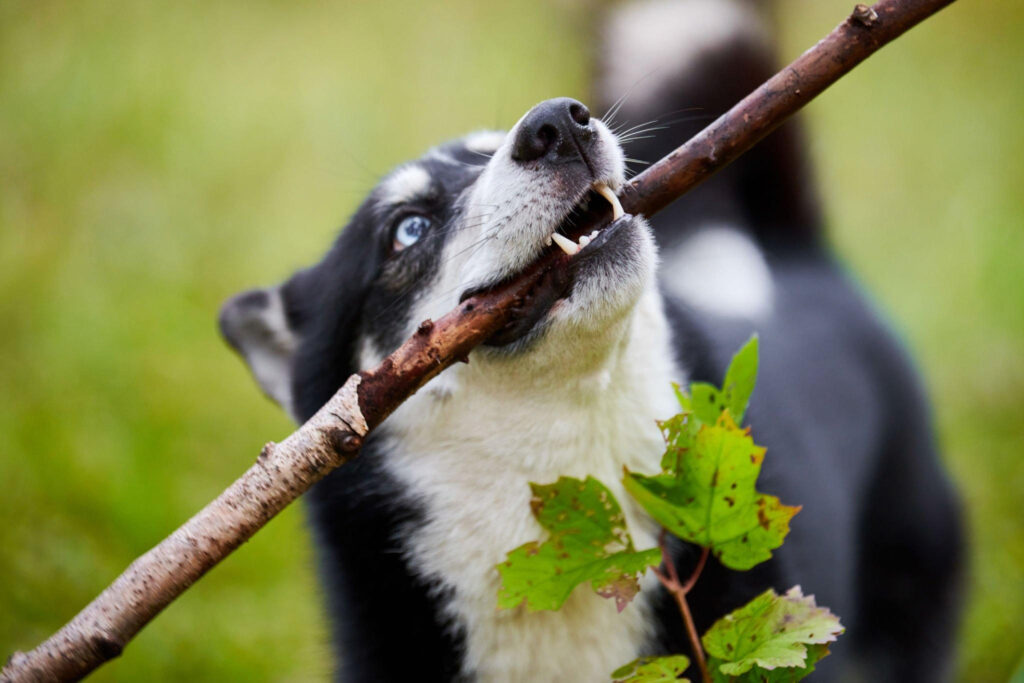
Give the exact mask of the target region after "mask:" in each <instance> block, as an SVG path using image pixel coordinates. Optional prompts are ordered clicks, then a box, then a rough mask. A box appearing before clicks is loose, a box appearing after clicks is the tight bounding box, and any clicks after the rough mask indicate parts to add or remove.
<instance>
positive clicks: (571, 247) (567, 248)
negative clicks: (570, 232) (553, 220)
mask: <svg viewBox="0 0 1024 683" xmlns="http://www.w3.org/2000/svg"><path fill="white" fill-rule="evenodd" d="M551 239H553V240H554V241H555V244H557V245H558V247H559V249H561V250H562V251H564V252H565V253H566V254H568V255H569V256H574V255H575V254H576V252H578V251H579V250H580V247H579V245H578V244H576V243H575V242H573V241H572V240H571V239H569V238H568V237H566V236H564V235H559V234H558V233H557V232H556V233H552V235H551Z"/></svg>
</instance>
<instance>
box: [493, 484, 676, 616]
mask: <svg viewBox="0 0 1024 683" xmlns="http://www.w3.org/2000/svg"><path fill="white" fill-rule="evenodd" d="M530 488H531V490H532V491H533V499H532V500H531V501H530V506H531V508H532V510H533V514H534V516H535V517H536V518H537V521H538V522H540V525H541V526H542V527H543V528H544V529H545V530H546V531H548V532H549V534H550V536H549V538H548V539H547V540H546V541H544V542H537V541H533V542H530V543H526V544H524V545H522V546H520V547H518V548H516V549H515V550H513V551H512V552H510V553H509V554H508V558H507V560H506V561H505V562H502V563H501V564H499V565H498V572H499V573H500V574H501V588H500V589H499V591H498V607H501V608H506V609H507V608H512V607H518V606H519V605H522V604H525V605H526V607H527V609H529V610H530V611H537V610H556V609H558V608H559V607H561V606H562V604H563V603H564V602H565V601H566V599H568V597H569V595H570V594H571V593H572V591H573V589H574V588H576V586H578V585H579V584H581V583H584V582H587V581H589V582H590V584H591V587H592V588H593V589H594V591H595V592H596V593H597V594H598V595H600V596H602V597H606V598H612V599H614V600H615V605H616V607H617V608H618V610H619V611H620V612H621V611H622V610H623V609H625V607H626V605H627V604H628V603H629V602H630V600H632V599H633V598H634V597H635V596H636V594H637V592H638V591H639V590H640V584H639V581H638V575H639V574H641V573H642V572H643V571H644V570H645V569H647V567H650V566H656V565H657V564H658V563H659V562H660V561H661V551H660V550H659V549H657V548H651V549H650V550H642V551H640V552H637V551H636V549H635V548H634V547H633V540H632V538H630V535H629V532H628V530H627V529H626V518H625V516H624V515H623V514H622V509H621V508H620V507H619V503H618V501H617V500H615V496H614V495H612V493H611V491H609V490H608V489H607V488H606V487H605V486H604V485H603V484H602V483H601V482H599V481H598V480H596V479H594V478H593V477H587V479H586V481H581V480H579V479H574V478H572V477H561V478H559V480H558V481H556V482H555V483H554V484H545V485H542V484H533V483H531V484H530Z"/></svg>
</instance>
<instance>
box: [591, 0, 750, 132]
mask: <svg viewBox="0 0 1024 683" xmlns="http://www.w3.org/2000/svg"><path fill="white" fill-rule="evenodd" d="M739 39H749V40H756V41H758V42H766V38H765V29H764V27H763V26H762V24H761V22H760V21H759V18H758V16H757V13H756V12H755V11H754V10H753V9H751V8H749V7H747V6H746V4H745V3H742V2H737V0H681V1H680V0H649V1H648V2H639V3H629V4H626V5H624V6H622V8H621V9H619V10H617V11H616V12H614V13H613V14H612V17H611V20H610V21H609V22H608V24H607V25H606V26H605V44H606V45H607V46H608V47H607V54H606V55H605V56H604V61H605V65H606V66H605V77H604V80H603V82H602V83H601V89H602V92H601V95H602V97H603V98H604V99H605V101H606V102H614V101H616V100H617V99H618V98H620V97H623V96H625V97H626V101H625V104H624V106H623V109H624V110H625V111H626V112H629V111H632V110H636V111H647V110H648V109H649V106H650V105H651V103H652V102H654V101H655V100H656V99H657V98H658V96H659V95H661V94H663V93H664V88H665V82H666V81H676V80H681V79H684V78H685V77H686V76H687V74H688V71H689V69H691V68H692V67H694V66H696V65H697V63H698V58H699V56H700V53H701V52H704V51H705V50H708V49H710V48H714V47H716V46H721V45H723V44H725V43H728V42H730V41H734V40H739ZM627 93H628V95H627Z"/></svg>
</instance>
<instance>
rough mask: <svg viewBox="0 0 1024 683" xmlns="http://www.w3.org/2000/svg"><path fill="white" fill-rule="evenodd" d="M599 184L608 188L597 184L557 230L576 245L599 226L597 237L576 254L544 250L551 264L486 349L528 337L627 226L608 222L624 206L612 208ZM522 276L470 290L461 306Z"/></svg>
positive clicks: (542, 252)
mask: <svg viewBox="0 0 1024 683" xmlns="http://www.w3.org/2000/svg"><path fill="white" fill-rule="evenodd" d="M599 184H600V185H604V186H605V187H608V186H609V184H608V183H594V184H593V185H592V186H591V187H590V188H589V189H587V190H586V192H584V194H583V196H582V198H581V199H580V200H579V201H578V202H577V203H576V204H575V205H574V206H573V207H572V209H571V210H570V211H569V212H568V213H567V214H566V216H565V217H564V218H563V219H562V220H561V222H560V223H559V225H558V227H557V230H556V232H557V233H559V234H562V235H566V236H567V237H568V238H569V239H572V240H573V242H577V241H578V240H579V238H580V236H582V235H585V234H586V232H587V230H588V228H589V229H591V230H592V229H593V226H600V227H599V228H598V230H597V235H596V236H595V237H594V238H593V239H591V240H590V242H589V243H588V244H585V245H583V246H582V247H581V248H579V250H578V251H577V252H576V253H575V254H573V255H569V254H568V253H566V252H564V250H563V249H560V248H559V247H558V246H557V245H553V246H549V247H547V248H546V249H545V250H542V251H541V254H540V255H539V256H538V258H537V260H541V259H544V258H550V259H551V262H550V264H549V265H548V266H547V267H546V268H545V269H544V271H543V272H542V274H541V275H540V276H539V277H538V279H537V282H536V283H535V284H534V286H533V287H531V288H530V290H529V292H528V293H527V294H526V295H525V296H524V297H523V300H522V301H521V302H520V303H518V304H517V306H516V307H515V309H514V310H513V315H512V319H511V320H510V321H509V322H508V323H506V324H505V326H503V327H502V328H501V329H500V330H498V331H497V332H496V333H495V334H493V335H492V336H491V337H489V338H488V339H487V341H485V342H484V345H485V346H506V345H508V344H511V343H512V342H515V341H518V340H519V339H522V338H523V337H525V336H526V335H527V334H529V333H530V331H531V330H533V328H534V327H535V326H536V325H537V323H539V322H540V321H541V320H543V319H544V318H545V317H546V316H547V314H548V313H549V312H550V310H551V308H552V307H553V306H554V305H555V304H556V303H557V302H558V301H560V300H563V299H567V298H568V297H570V296H571V295H572V289H573V285H574V284H575V279H576V275H577V273H578V272H579V270H580V268H581V267H582V266H583V265H584V264H586V263H587V262H588V261H591V260H592V259H593V258H595V257H596V256H597V255H598V254H599V253H600V252H601V249H602V247H604V246H605V245H606V244H608V242H609V241H611V239H612V238H613V237H615V236H616V235H617V234H619V233H620V231H621V227H622V226H623V225H625V223H626V221H624V220H612V221H609V219H610V218H612V216H613V215H615V214H618V213H619V210H621V206H616V205H613V204H612V203H611V202H610V201H609V200H608V198H607V196H605V195H606V192H607V191H605V192H602V191H601V190H597V189H594V187H595V186H597V185H599ZM609 191H610V188H609ZM602 200H603V201H602ZM617 218H621V215H618V216H617ZM528 267H532V266H528ZM521 274H522V271H521V272H519V273H515V274H513V275H511V276H509V277H508V278H505V279H503V280H501V281H500V282H497V283H492V284H490V285H486V286H482V287H475V288H472V289H467V290H466V291H464V292H463V293H462V295H461V296H460V297H459V303H462V302H463V301H465V300H466V299H468V298H470V297H471V296H475V295H477V294H481V293H484V292H487V291H491V290H493V289H496V288H498V287H500V286H501V285H503V284H505V283H507V282H509V281H511V280H513V279H515V278H516V277H519V276H520V275H521Z"/></svg>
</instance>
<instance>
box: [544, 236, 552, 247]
mask: <svg viewBox="0 0 1024 683" xmlns="http://www.w3.org/2000/svg"><path fill="white" fill-rule="evenodd" d="M544 244H546V245H548V246H549V247H550V246H551V235H548V239H547V241H546V242H545V243H544Z"/></svg>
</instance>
